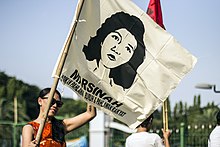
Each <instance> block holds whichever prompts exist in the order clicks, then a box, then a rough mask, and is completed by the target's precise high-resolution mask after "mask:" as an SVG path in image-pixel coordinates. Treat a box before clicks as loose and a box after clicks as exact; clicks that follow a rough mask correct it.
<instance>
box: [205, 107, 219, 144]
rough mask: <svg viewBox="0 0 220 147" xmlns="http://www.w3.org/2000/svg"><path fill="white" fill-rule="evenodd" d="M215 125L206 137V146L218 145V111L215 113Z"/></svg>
mask: <svg viewBox="0 0 220 147" xmlns="http://www.w3.org/2000/svg"><path fill="white" fill-rule="evenodd" d="M216 120H217V125H216V127H215V128H214V129H213V130H212V132H211V133H210V135H209V139H208V147H220V111H219V112H218V113H217V115H216Z"/></svg>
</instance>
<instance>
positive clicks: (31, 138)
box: [22, 88, 96, 147]
mask: <svg viewBox="0 0 220 147" xmlns="http://www.w3.org/2000/svg"><path fill="white" fill-rule="evenodd" d="M50 90H51V88H45V89H43V90H41V91H40V93H39V97H38V104H39V107H40V113H39V115H38V117H37V119H35V120H33V121H31V122H28V124H27V125H25V126H24V127H23V130H22V147H36V146H40V147H51V146H53V147H65V146H66V142H65V138H64V137H65V135H66V134H67V133H69V132H71V131H73V130H75V129H77V128H79V127H81V126H83V125H84V124H85V123H87V122H89V121H90V120H92V119H93V118H94V117H95V116H96V108H95V107H93V106H92V105H89V104H87V111H86V112H84V113H82V114H79V115H77V116H75V117H72V118H66V119H63V120H58V119H56V118H55V115H56V114H57V112H58V111H59V109H60V108H61V107H62V105H63V102H62V101H61V94H60V93H59V91H58V90H56V91H55V94H54V97H53V100H52V102H51V105H50V109H49V112H48V118H47V120H46V123H45V127H44V129H43V133H42V136H41V140H40V144H39V145H38V143H37V140H36V135H37V132H38V130H39V126H40V123H41V121H42V118H43V115H44V111H45V107H46V104H47V101H48V96H49V93H50Z"/></svg>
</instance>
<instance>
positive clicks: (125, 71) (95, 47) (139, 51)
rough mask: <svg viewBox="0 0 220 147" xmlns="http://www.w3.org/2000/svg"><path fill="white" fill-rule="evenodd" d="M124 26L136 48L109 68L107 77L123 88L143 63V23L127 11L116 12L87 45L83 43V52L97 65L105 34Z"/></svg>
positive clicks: (131, 81) (131, 80) (130, 81)
mask: <svg viewBox="0 0 220 147" xmlns="http://www.w3.org/2000/svg"><path fill="white" fill-rule="evenodd" d="M122 28H125V29H126V30H127V31H129V32H130V33H131V34H132V35H134V37H135V39H136V41H137V48H136V49H135V50H134V53H133V56H132V57H131V59H130V60H129V61H128V62H127V63H124V64H122V65H120V66H118V67H115V68H111V69H110V74H109V78H113V81H114V83H115V84H117V85H120V86H122V87H123V88H125V89H128V88H130V87H131V85H132V83H133V82H134V78H135V76H136V74H137V68H138V67H139V66H140V65H141V64H142V63H143V61H144V58H145V49H146V48H145V45H144V41H143V36H144V31H145V30H144V25H143V23H142V21H141V20H140V19H139V18H137V17H136V16H133V15H132V16H131V15H129V14H128V13H124V12H118V13H115V14H113V15H112V16H111V17H109V18H107V19H106V20H105V22H104V23H103V24H102V26H101V28H99V29H98V30H97V32H96V33H97V34H96V36H94V37H91V39H90V40H89V43H88V45H87V46H86V45H84V47H83V52H84V54H85V56H86V59H87V60H89V61H93V60H96V63H97V66H98V67H99V61H100V59H101V44H102V43H103V41H104V40H105V38H106V36H107V35H108V34H110V33H111V32H114V31H115V30H118V29H122Z"/></svg>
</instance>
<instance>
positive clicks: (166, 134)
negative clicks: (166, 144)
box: [162, 129, 171, 139]
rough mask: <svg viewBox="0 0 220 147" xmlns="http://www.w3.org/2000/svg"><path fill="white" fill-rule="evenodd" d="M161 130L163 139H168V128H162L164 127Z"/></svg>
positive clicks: (169, 132)
mask: <svg viewBox="0 0 220 147" xmlns="http://www.w3.org/2000/svg"><path fill="white" fill-rule="evenodd" d="M162 131H163V137H164V139H168V138H169V136H170V134H171V131H170V130H164V129H162Z"/></svg>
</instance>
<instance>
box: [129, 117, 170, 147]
mask: <svg viewBox="0 0 220 147" xmlns="http://www.w3.org/2000/svg"><path fill="white" fill-rule="evenodd" d="M152 122H153V115H150V116H149V117H148V118H147V119H146V120H145V121H144V122H142V123H141V124H140V125H139V126H138V127H137V132H136V133H134V134H131V135H130V136H128V138H127V139H126V143H125V147H164V146H165V147H170V145H169V140H168V138H169V136H170V131H165V130H163V137H164V139H163V140H162V138H161V137H160V136H159V135H158V134H156V133H149V132H148V131H149V130H150V127H151V125H152Z"/></svg>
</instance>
